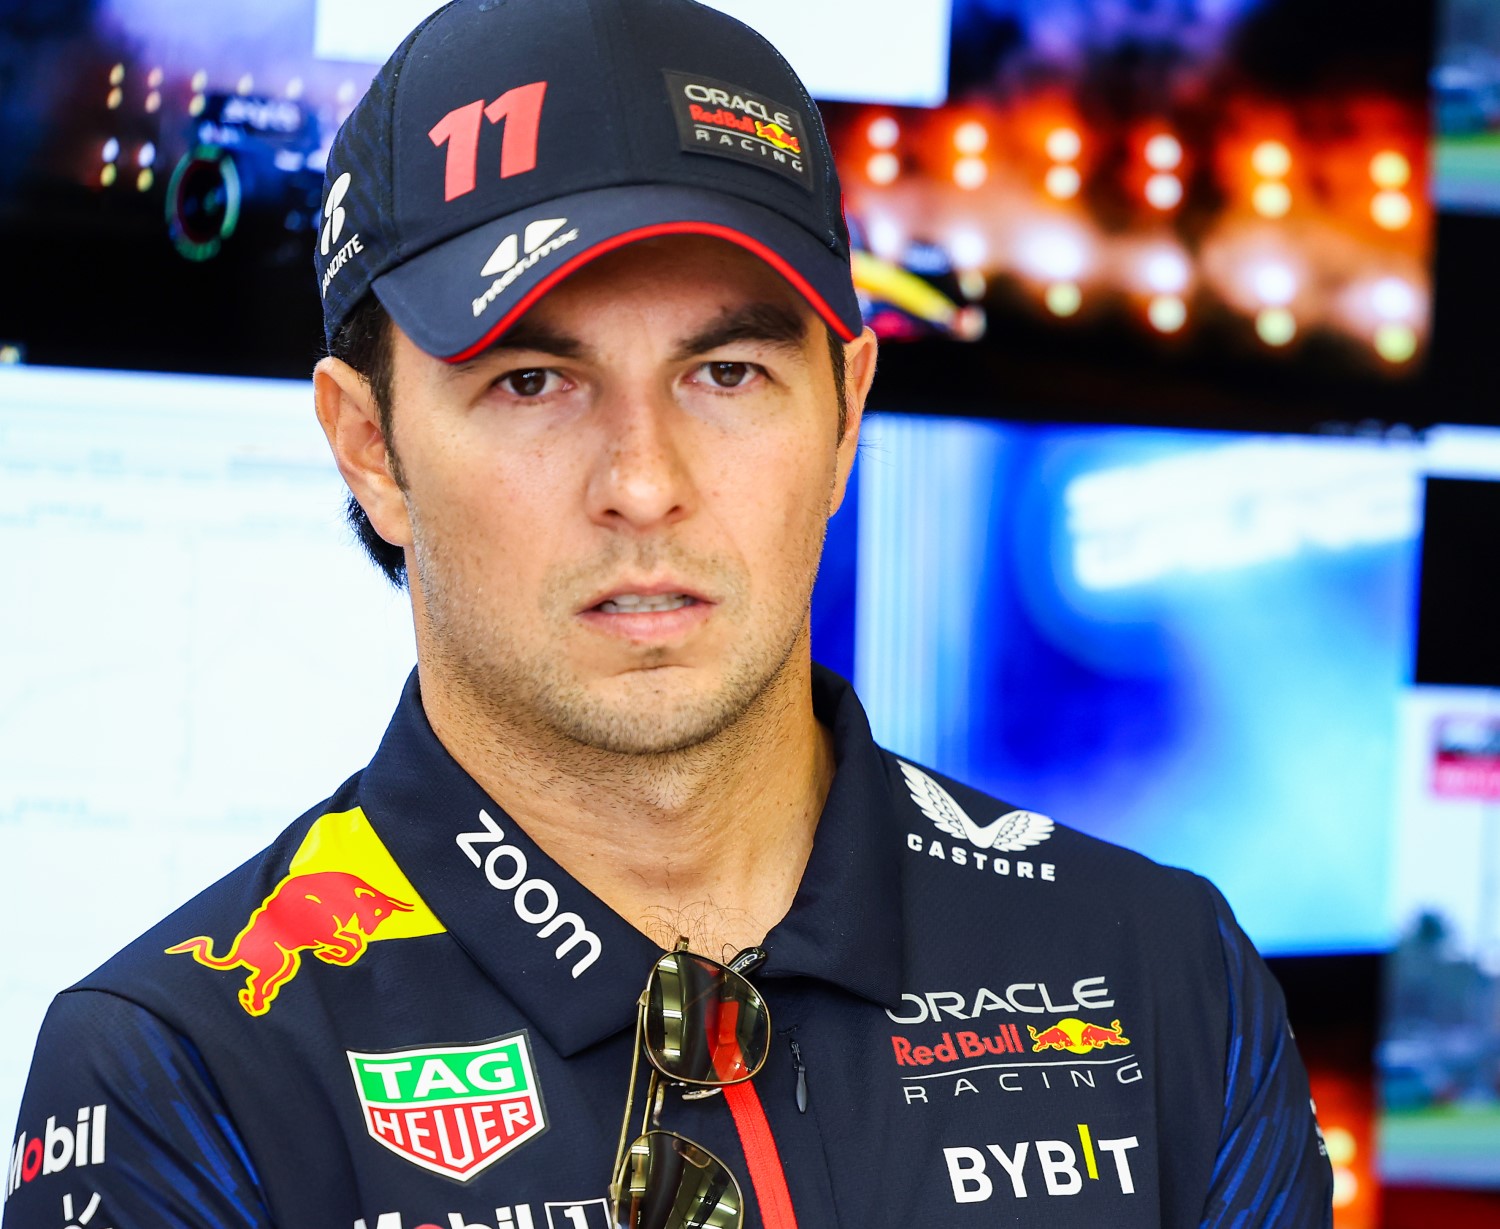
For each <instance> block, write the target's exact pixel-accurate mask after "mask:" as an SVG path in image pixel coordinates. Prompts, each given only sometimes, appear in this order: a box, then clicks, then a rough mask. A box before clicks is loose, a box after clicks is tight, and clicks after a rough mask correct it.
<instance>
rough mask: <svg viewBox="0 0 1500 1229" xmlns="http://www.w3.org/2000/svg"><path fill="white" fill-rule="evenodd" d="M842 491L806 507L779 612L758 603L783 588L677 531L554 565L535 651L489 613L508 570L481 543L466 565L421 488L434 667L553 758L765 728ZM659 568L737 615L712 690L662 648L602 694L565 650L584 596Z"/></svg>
mask: <svg viewBox="0 0 1500 1229" xmlns="http://www.w3.org/2000/svg"><path fill="white" fill-rule="evenodd" d="M831 499H832V490H831V488H830V490H829V491H828V492H827V496H826V498H825V499H824V501H823V503H822V506H821V508H820V509H812V508H809V509H808V510H807V511H806V513H805V514H804V517H803V523H802V525H801V526H800V527H799V529H798V532H797V534H796V535H795V541H789V542H788V543H787V546H788V547H789V548H790V549H792V550H794V551H795V559H794V560H793V561H792V563H793V566H792V568H791V571H790V576H791V579H790V580H789V581H788V582H787V583H786V584H784V585H782V586H781V588H780V590H779V592H781V593H783V594H784V599H783V600H781V601H779V602H777V603H776V609H773V610H769V611H765V610H761V609H757V608H756V607H757V606H759V607H764V606H765V605H766V603H767V601H768V600H769V598H771V597H773V596H774V593H773V592H772V590H773V589H775V586H774V585H771V586H767V587H766V593H765V595H763V596H759V597H757V594H756V590H755V588H754V587H753V586H752V584H751V583H750V578H749V576H748V574H747V572H746V569H745V567H744V565H743V564H742V563H741V562H740V561H739V560H737V559H734V558H731V557H728V556H724V555H717V554H699V553H696V552H692V551H690V550H688V549H687V548H685V547H683V546H681V545H680V544H679V543H677V542H676V541H674V540H672V539H667V538H656V539H651V540H648V541H640V540H634V541H633V540H631V539H628V538H625V537H621V538H616V539H614V540H612V541H611V542H610V543H609V545H608V546H607V547H606V548H605V549H604V550H602V551H600V552H599V554H598V555H597V556H595V557H594V558H591V559H589V560H588V561H587V562H586V563H583V564H580V565H577V566H571V567H562V566H558V567H554V568H552V569H550V570H549V571H548V573H547V574H546V576H545V578H544V581H543V584H542V586H541V593H540V596H539V600H538V610H539V613H540V622H539V626H540V628H541V629H542V633H543V635H544V637H546V639H545V640H544V648H543V650H542V651H528V649H527V647H526V646H525V645H524V644H523V643H522V642H521V640H520V639H519V638H518V637H517V636H516V635H515V634H514V630H513V629H511V628H509V627H507V626H506V625H505V623H504V621H503V620H502V619H500V618H498V617H497V616H496V615H494V614H493V613H490V612H489V610H488V608H487V603H486V590H487V588H488V586H489V585H490V584H494V583H501V581H500V578H490V577H486V575H485V573H484V571H483V568H482V566H481V563H480V559H479V557H478V553H477V552H476V553H475V555H474V556H473V557H471V558H470V559H468V560H467V566H464V563H465V561H464V560H463V558H462V553H463V552H464V550H465V543H464V540H463V537H462V535H459V534H454V533H453V532H451V530H452V527H451V526H444V527H434V526H429V525H428V524H427V523H426V521H425V519H424V517H423V516H422V515H421V514H419V512H418V510H417V508H416V506H415V504H414V503H413V501H412V500H411V499H410V497H409V494H408V500H407V504H408V512H409V516H410V519H411V530H412V539H413V556H414V562H415V566H416V572H417V579H418V583H419V585H420V587H421V597H422V605H423V607H424V610H425V618H424V622H425V625H426V626H425V632H426V635H425V640H426V642H427V644H426V648H427V650H428V654H429V657H430V659H431V662H432V664H433V665H434V666H437V667H438V668H439V669H440V670H441V672H442V674H443V676H444V677H445V682H446V683H447V684H448V685H449V686H450V687H452V688H453V689H455V691H457V692H459V693H462V695H463V697H464V705H463V706H464V707H465V708H467V709H468V710H469V711H470V712H471V713H472V714H473V716H474V719H475V721H476V724H478V725H480V726H482V727H483V728H485V729H487V730H489V731H491V732H492V733H493V735H494V736H496V737H500V738H505V737H507V735H509V736H512V737H518V738H519V740H520V741H521V742H523V743H525V744H526V745H527V746H528V747H529V749H530V750H532V751H533V752H536V753H539V754H542V755H555V756H559V757H562V758H568V759H573V758H576V757H577V756H578V755H579V754H580V753H582V754H584V755H585V756H587V755H588V754H590V753H592V754H603V755H609V756H631V757H671V756H674V755H680V754H682V753H686V752H689V751H691V750H692V749H694V748H699V747H703V746H706V745H708V744H710V743H722V744H729V743H732V742H733V741H734V740H735V739H737V738H739V737H753V734H752V733H751V732H750V729H749V727H750V726H752V725H753V721H752V718H753V717H754V715H755V714H757V713H758V712H760V711H762V710H764V709H766V708H767V707H768V706H770V705H772V704H775V703H776V702H777V700H778V698H779V692H780V690H781V688H780V687H779V686H778V684H781V683H783V682H784V681H785V680H786V679H787V678H788V676H789V675H790V673H791V670H792V667H793V665H794V660H793V659H794V655H795V654H796V653H797V651H798V646H799V645H801V644H804V643H805V642H806V633H807V628H808V621H809V617H810V610H811V602H812V589H813V582H814V580H815V578H816V573H817V566H818V561H819V559H820V557H821V554H822V548H823V542H824V539H825V537H826V534H827V521H828V513H829V509H830V507H831ZM445 529H446V530H447V531H448V532H445V531H444V530H445ZM659 569H660V570H665V571H667V572H670V573H671V574H673V575H681V576H686V577H691V578H693V581H694V583H695V584H703V585H704V586H705V587H706V588H709V589H711V591H712V592H713V593H714V595H715V598H716V599H717V602H718V609H717V610H716V612H715V613H714V615H713V616H712V617H714V618H720V619H725V620H728V621H730V623H731V626H729V627H728V628H726V629H725V631H726V632H727V634H722V635H721V643H723V644H724V645H725V646H726V647H725V650H724V656H723V657H722V658H721V661H722V663H723V664H722V670H721V672H720V675H719V677H718V679H717V680H716V682H715V684H714V685H712V686H711V687H708V688H706V689H705V688H698V689H692V690H689V691H688V692H687V693H686V694H681V693H677V692H676V690H675V688H674V685H673V684H674V683H675V682H676V680H675V679H672V678H669V677H668V676H669V675H671V674H675V673H676V672H677V671H680V670H683V669H687V668H691V667H683V666H677V665H672V664H670V663H669V657H670V654H669V653H668V651H667V650H652V651H648V652H646V653H644V654H641V655H640V656H639V657H637V658H636V659H635V660H634V661H632V662H631V663H630V668H629V669H628V670H627V671H624V672H622V674H623V675H625V676H627V677H624V678H623V679H621V677H620V676H616V679H619V680H620V681H622V682H623V684H624V685H623V686H621V687H612V688H611V690H614V691H616V692H619V693H623V694H621V695H618V696H617V697H610V696H606V695H602V694H600V691H599V690H591V689H590V688H589V687H588V686H587V685H586V684H585V682H584V680H582V679H580V678H579V677H578V676H577V674H576V673H574V672H573V671H572V670H571V669H570V668H569V666H568V663H567V658H566V646H567V645H568V644H569V643H570V642H576V640H577V638H578V637H580V636H587V635H588V633H587V632H586V631H585V629H582V628H580V627H578V625H577V610H578V601H579V600H580V598H579V595H580V594H583V593H588V592H592V591H593V589H594V588H595V587H596V586H597V584H598V582H599V580H600V578H603V577H608V576H612V575H619V574H621V573H623V572H636V573H639V574H649V573H651V572H653V571H657V570H659ZM734 623H738V624H739V626H738V627H735V626H733V624H734ZM549 648H550V649H551V651H550V652H548V651H546V649H549ZM517 749H519V748H517ZM725 749H728V747H727V746H726V747H725Z"/></svg>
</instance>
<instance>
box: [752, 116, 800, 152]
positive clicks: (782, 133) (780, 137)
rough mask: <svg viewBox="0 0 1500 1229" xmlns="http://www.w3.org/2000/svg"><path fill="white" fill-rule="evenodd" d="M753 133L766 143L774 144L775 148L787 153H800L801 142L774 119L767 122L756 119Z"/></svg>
mask: <svg viewBox="0 0 1500 1229" xmlns="http://www.w3.org/2000/svg"><path fill="white" fill-rule="evenodd" d="M755 135H756V136H758V137H759V138H760V139H761V140H762V141H764V142H766V144H768V145H774V146H775V147H776V148H777V149H784V150H786V152H787V153H789V154H800V153H801V152H802V143H801V142H800V141H798V140H797V138H796V137H794V136H793V135H792V134H791V133H790V132H788V131H787V130H786V129H785V128H783V127H782V126H781V125H780V124H778V123H776V122H775V121H774V120H773V121H772V122H771V123H769V124H763V123H761V121H760V120H756V121H755Z"/></svg>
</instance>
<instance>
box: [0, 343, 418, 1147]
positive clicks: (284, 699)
mask: <svg viewBox="0 0 1500 1229" xmlns="http://www.w3.org/2000/svg"><path fill="white" fill-rule="evenodd" d="M344 495H345V491H344V486H343V480H342V479H341V478H340V477H339V475H338V472H337V470H335V469H334V467H333V464H332V461H331V459H330V457H329V453H328V446H327V444H326V443H325V442H324V440H323V436H322V433H321V431H319V429H318V424H317V420H316V419H315V418H314V416H313V411H312V390H311V386H310V385H309V384H307V383H306V382H300V381H299V382H292V381H272V380H243V379H223V378H202V377H199V378H185V377H181V376H166V375H147V374H128V375H127V374H120V373H116V372H89V371H57V370H47V369H40V368H10V369H7V368H3V367H0V554H3V555H4V557H5V558H6V560H7V566H8V568H9V571H10V579H9V580H8V581H7V584H6V589H5V598H4V600H3V601H0V846H3V849H4V855H3V856H0V933H3V934H4V935H5V939H4V949H3V956H0V1123H4V1124H5V1126H4V1128H3V1129H5V1130H8V1129H9V1127H10V1124H11V1123H12V1122H14V1121H15V1112H16V1107H17V1105H18V1103H19V1101H20V1095H21V1084H22V1081H23V1079H24V1078H25V1073H26V1068H27V1066H28V1065H29V1062H30V1056H31V1046H32V1042H33V1040H34V1039H35V1036H36V1030H37V1027H38V1025H39V1024H40V1023H41V1019H42V1013H43V1011H44V1010H45V1009H46V1006H47V1003H48V1001H49V1000H50V999H51V997H52V995H53V994H55V993H57V991H59V990H61V989H62V988H63V987H64V986H66V985H68V984H69V983H71V982H73V981H76V980H77V979H78V978H80V977H82V976H83V975H84V974H86V973H87V972H89V970H90V969H92V968H93V967H94V966H96V965H97V964H99V963H100V962H101V961H103V960H104V959H105V958H106V957H108V956H109V955H110V954H111V953H112V952H114V951H115V950H117V949H118V948H119V947H120V946H121V945H122V944H124V943H125V942H127V941H129V940H130V939H131V938H132V937H134V936H135V935H136V934H139V933H140V932H141V931H143V930H145V929H146V928H147V927H148V926H150V925H152V924H153V923H155V922H156V921H158V920H159V919H160V918H161V917H162V916H164V915H165V914H166V913H167V912H168V911H170V910H171V909H172V908H175V907H176V905H178V904H180V903H182V902H183V901H185V900H187V899H188V898H189V897H190V896H192V895H194V894H195V893H196V892H198V891H199V890H201V889H202V888H204V887H206V886H207V885H208V884H209V883H211V882H213V881H214V880H215V879H217V878H219V876H221V875H223V874H225V873H227V872H228V871H229V870H231V869H233V868H234V867H235V866H237V865H238V864H239V863H240V862H242V861H244V860H245V859H246V858H247V857H249V856H250V854H252V853H253V852H255V850H257V849H259V848H260V847H261V846H263V845H265V844H266V843H267V842H268V841H269V840H270V839H271V837H272V836H274V835H275V834H276V833H277V832H279V831H280V830H281V828H283V827H284V826H285V825H286V824H287V823H289V822H290V821H291V820H292V819H294V818H295V817H296V816H298V815H300V814H301V813H302V812H303V811H304V810H305V809H306V808H307V807H309V806H311V805H313V804H314V803H316V802H317V800H318V799H320V798H324V797H326V796H327V795H328V794H329V793H330V792H331V791H332V789H333V788H334V787H335V786H337V785H338V783H339V782H340V781H342V780H343V779H344V778H345V777H347V776H348V775H349V774H351V773H353V772H355V771H356V770H358V769H359V768H360V767H362V766H363V765H364V764H365V763H366V761H367V760H368V759H369V757H370V755H371V753H372V751H373V749H374V747H375V745H376V743H377V741H378V740H379V738H380V735H381V733H382V732H383V731H384V729H385V723H386V721H387V720H388V718H389V716H390V713H391V710H392V709H393V708H394V707H395V703H396V699H397V697H398V696H399V695H400V691H401V687H402V685H403V684H404V682H405V680H406V674H407V671H408V670H409V669H410V668H411V665H412V662H413V660H414V649H413V641H412V630H411V612H410V610H409V608H408V606H407V603H406V601H405V598H404V595H401V594H398V593H396V592H394V591H393V590H392V589H391V588H390V587H389V586H388V585H387V584H386V583H385V581H384V579H383V578H382V577H380V575H379V574H378V573H376V572H375V570H374V569H373V568H372V567H371V566H370V565H369V564H368V563H367V562H366V561H365V560H364V559H363V558H362V557H361V553H360V551H359V548H358V547H357V546H356V545H355V544H354V542H353V540H352V538H351V536H350V532H349V530H348V528H347V527H346V526H345V524H344V522H343V517H342V509H343V500H344Z"/></svg>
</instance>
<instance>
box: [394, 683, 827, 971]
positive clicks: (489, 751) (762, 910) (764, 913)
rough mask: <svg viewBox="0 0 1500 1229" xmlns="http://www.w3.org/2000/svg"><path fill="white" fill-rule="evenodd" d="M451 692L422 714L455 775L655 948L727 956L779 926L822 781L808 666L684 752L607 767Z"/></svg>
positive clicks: (823, 734)
mask: <svg viewBox="0 0 1500 1229" xmlns="http://www.w3.org/2000/svg"><path fill="white" fill-rule="evenodd" d="M452 694H453V693H452V692H451V691H450V690H448V689H435V690H433V691H431V692H429V691H428V690H427V688H426V680H425V679H424V697H423V698H424V707H425V708H426V710H427V715H428V720H429V721H430V722H431V724H432V727H433V729H434V731H435V732H436V733H437V736H438V738H439V739H440V740H441V741H442V743H443V744H444V746H445V747H446V748H447V749H448V751H449V753H450V754H452V755H453V757H454V759H455V760H457V761H458V763H459V765H460V766H461V767H462V768H463V769H464V770H465V771H466V772H468V773H469V775H470V776H472V777H473V778H474V779H475V781H477V782H478V783H479V785H480V787H481V788H482V789H484V791H485V792H486V793H487V794H489V796H490V797H491V798H493V799H494V800H495V801H496V803H498V804H499V805H500V806H501V807H503V808H504V809H505V811H506V812H507V813H508V814H509V815H510V816H511V817H512V818H513V819H514V820H516V822H518V823H519V824H521V826H522V827H524V828H525V830H526V832H527V835H528V836H530V837H531V838H532V839H533V840H534V841H536V843H537V844H538V845H539V846H540V847H541V848H542V849H544V850H545V851H546V852H547V853H548V854H549V855H550V856H551V857H552V858H553V859H555V860H556V861H557V863H558V864H559V865H560V866H561V867H562V868H563V869H564V870H566V871H567V872H568V873H569V874H571V875H572V876H573V877H574V878H575V879H577V880H578V881H579V882H580V883H582V884H583V885H584V886H585V887H587V888H588V889H589V890H590V891H592V892H593V893H594V894H595V895H596V896H598V897H599V898H600V899H601V900H602V901H604V902H605V903H606V904H607V905H609V906H610V907H611V908H613V909H614V910H615V911H616V912H617V913H619V914H620V916H621V917H623V918H625V919H626V920H627V921H628V922H630V923H631V924H632V925H633V926H635V927H636V928H637V929H639V930H641V931H642V932H644V933H645V934H646V935H647V936H648V937H650V938H651V939H652V940H654V941H655V942H657V943H659V944H661V946H663V947H671V946H672V945H673V944H674V943H675V942H676V940H677V938H678V937H679V936H681V935H685V936H687V938H688V939H689V940H690V942H691V945H692V947H693V950H695V951H698V952H701V953H702V954H703V955H706V956H711V957H714V958H720V959H723V958H727V957H728V956H730V955H733V953H734V952H736V951H738V950H740V949H741V948H744V947H748V946H751V945H753V944H758V943H760V942H761V941H762V940H763V939H764V938H765V935H766V932H767V931H769V930H770V928H771V927H772V926H774V925H775V924H776V923H777V922H778V921H780V920H781V918H782V917H783V916H784V915H785V913H786V911H787V909H788V908H790V906H791V903H792V898H793V896H794V895H795V894H796V891H797V886H798V884H799V883H800V882H801V878H802V871H803V868H804V867H805V866H806V864H807V858H808V855H809V854H810V852H811V850H812V840H813V833H814V831H815V829H816V827H817V822H818V817H819V815H820V814H821V813H822V809H823V803H824V801H825V800H826V798H827V796H828V790H829V788H830V787H831V785H832V783H833V774H834V767H835V765H834V754H833V739H832V735H831V734H830V733H829V732H828V730H826V729H825V728H824V727H823V726H822V725H820V724H819V723H818V721H817V719H816V717H815V716H814V714H813V709H812V689H811V664H810V662H808V661H807V659H806V658H805V657H803V658H801V659H800V660H796V661H793V662H789V663H788V664H787V666H786V667H785V668H784V669H783V670H782V671H781V672H780V673H779V674H778V675H777V677H776V678H775V679H774V680H773V682H772V683H771V685H770V686H769V687H768V688H767V690H766V691H765V692H764V693H762V695H761V696H760V698H759V699H758V700H757V701H756V703H755V704H753V705H752V706H751V709H750V710H749V711H747V712H746V713H745V714H744V715H743V716H742V717H741V718H740V719H739V720H738V721H737V722H735V723H734V724H733V725H732V726H731V727H730V728H729V729H727V730H725V731H723V732H722V733H721V734H719V735H717V736H715V737H714V738H712V739H710V740H708V741H707V742H704V743H701V744H699V745H697V746H695V747H692V748H689V749H687V750H684V751H679V752H673V753H670V754H664V755H652V756H643V755H619V754H615V753H612V752H605V751H600V750H598V749H595V748H587V747H580V746H578V745H576V744H573V745H571V746H568V747H566V748H562V747H559V746H558V745H557V743H556V741H555V740H552V739H539V738H536V737H531V738H528V737H526V733H525V731H522V730H518V729H515V728H514V727H511V726H505V725H502V726H501V727H500V728H496V722H495V721H494V720H484V721H480V720H478V719H476V718H475V716H474V714H473V713H472V711H468V710H469V706H466V705H454V704H452V703H451V696H452Z"/></svg>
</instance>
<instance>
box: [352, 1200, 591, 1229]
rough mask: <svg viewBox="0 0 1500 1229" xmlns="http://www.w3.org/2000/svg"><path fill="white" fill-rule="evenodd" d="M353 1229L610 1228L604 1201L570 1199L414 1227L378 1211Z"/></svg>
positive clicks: (449, 1216) (461, 1214)
mask: <svg viewBox="0 0 1500 1229" xmlns="http://www.w3.org/2000/svg"><path fill="white" fill-rule="evenodd" d="M354 1229H614V1222H613V1221H612V1220H610V1218H609V1201H608V1200H605V1199H570V1200H562V1201H558V1202H548V1203H545V1204H543V1205H542V1208H541V1210H540V1211H536V1210H535V1209H534V1208H533V1206H532V1205H531V1204H529V1203H516V1204H505V1205H503V1206H501V1207H498V1208H496V1209H494V1216H493V1219H492V1218H491V1215H490V1212H489V1211H488V1210H486V1211H485V1212H483V1213H481V1214H480V1215H478V1216H474V1215H472V1214H468V1213H464V1212H449V1213H448V1214H447V1216H446V1217H438V1218H435V1219H433V1220H430V1221H422V1222H421V1223H420V1224H414V1223H413V1222H411V1221H410V1220H403V1219H402V1218H401V1213H400V1212H382V1213H380V1215H379V1216H375V1217H368V1218H367V1217H360V1218H359V1219H358V1220H356V1221H355V1222H354Z"/></svg>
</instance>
